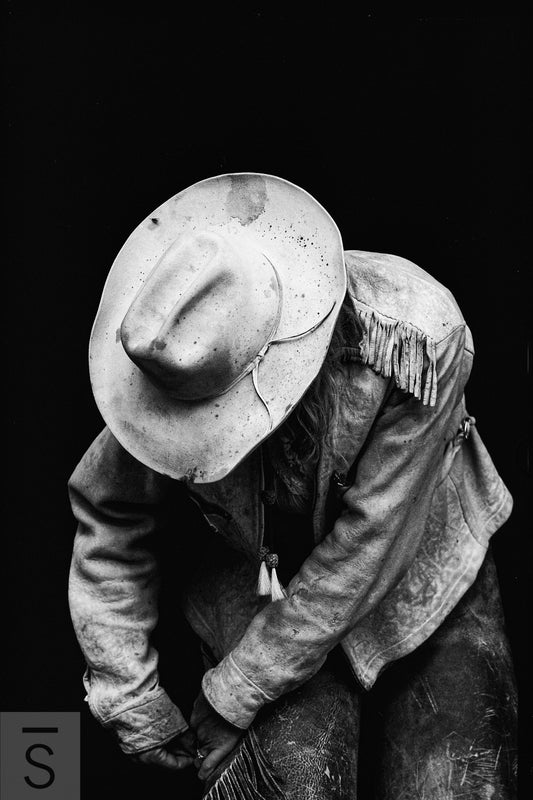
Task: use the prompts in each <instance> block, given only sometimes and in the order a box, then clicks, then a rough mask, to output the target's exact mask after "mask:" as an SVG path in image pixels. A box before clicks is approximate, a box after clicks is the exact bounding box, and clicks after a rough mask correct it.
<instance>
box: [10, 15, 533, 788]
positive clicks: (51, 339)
mask: <svg viewBox="0 0 533 800" xmlns="http://www.w3.org/2000/svg"><path fill="white" fill-rule="evenodd" d="M6 9H7V14H6V20H7V23H8V24H7V26H6V28H5V33H4V44H5V48H4V52H5V65H6V69H5V73H4V74H5V83H4V93H5V96H6V97H7V106H6V108H7V114H6V117H7V120H6V121H7V128H8V134H9V137H8V145H7V146H5V147H4V154H5V156H6V167H7V178H8V181H7V192H6V199H7V204H6V210H5V216H4V223H5V230H6V232H7V233H8V242H9V246H10V250H9V257H8V259H7V260H5V262H4V273H3V279H4V286H3V292H2V297H3V314H2V316H3V317H4V321H5V338H4V342H5V344H4V348H3V353H4V354H5V355H7V356H8V358H7V359H5V358H4V366H3V373H4V390H3V394H4V399H5V401H6V405H5V409H6V410H5V415H4V420H5V428H6V431H7V438H8V445H9V449H8V455H7V456H6V457H5V459H4V465H5V467H6V478H5V480H4V482H3V485H4V492H5V494H4V507H5V508H6V514H5V519H7V524H6V525H5V527H4V534H3V535H4V539H3V542H4V550H7V551H8V555H9V558H8V559H7V560H6V561H4V563H6V564H7V573H6V577H5V579H4V581H3V586H4V589H5V590H6V592H5V597H6V599H5V601H4V603H5V605H4V620H5V623H4V624H5V625H6V635H5V636H4V637H2V638H4V639H5V638H7V641H6V642H5V644H6V645H7V647H6V648H5V649H4V650H3V652H4V655H3V659H2V660H3V662H4V666H5V667H6V671H5V673H6V674H5V677H4V678H3V687H4V697H3V700H2V707H3V708H4V709H5V710H17V711H19V710H25V709H28V710H76V709H80V710H81V711H82V715H83V716H82V722H83V730H82V733H83V742H84V747H83V753H84V756H83V770H84V771H83V783H82V785H83V794H82V797H83V798H84V800H93V798H96V797H98V796H99V794H100V792H102V791H104V792H108V791H109V792H111V791H121V792H124V793H125V794H124V796H127V795H126V793H128V795H129V796H130V797H131V796H143V795H144V794H146V792H148V791H151V792H154V791H156V792H158V796H159V797H166V796H167V795H168V796H172V797H184V798H188V797H192V796H193V790H192V789H190V788H189V786H190V783H191V781H192V782H193V783H194V781H193V779H192V778H188V777H184V778H180V779H179V780H178V782H177V783H176V779H175V778H174V777H166V776H158V775H156V774H155V773H146V772H143V771H142V770H141V769H140V768H138V767H135V766H133V765H130V764H129V763H128V762H127V760H126V759H125V758H124V757H123V756H122V755H121V754H120V752H119V751H118V750H117V749H116V748H115V745H114V744H113V743H112V742H111V741H110V740H109V739H108V737H107V735H106V734H105V733H104V732H103V731H102V730H101V729H100V727H99V726H98V725H97V723H96V722H93V720H92V719H91V718H90V717H89V714H88V712H87V708H86V706H85V704H84V703H83V702H82V698H83V688H82V686H81V674H82V671H83V663H82V658H81V655H80V653H79V650H78V647H77V644H76V641H75V638H74V635H73V632H72V630H71V626H70V620H69V615H68V608H67V605H66V582H67V573H68V564H69V558H70V551H71V547H72V538H73V534H74V522H73V519H72V517H71V515H70V509H69V505H68V501H67V496H66V481H67V478H68V476H69V474H70V473H71V471H72V470H73V468H74V466H75V464H76V463H77V461H78V460H79V458H80V457H81V455H82V453H83V452H84V450H85V449H86V448H87V447H88V445H89V443H90V442H91V441H92V439H93V438H94V436H95V435H96V433H97V432H98V431H99V430H100V428H101V425H102V423H101V420H100V417H99V415H98V412H97V410H96V407H95V405H94V402H93V400H92V395H91V390H90V385H89V380H88V371H87V357H86V352H87V343H88V337H89V332H90V328H91V324H92V321H93V318H94V315H95V312H96V308H97V304H98V300H99V296H100V293H101V290H102V287H103V283H104V280H105V277H106V275H107V272H108V270H109V267H110V265H111V263H112V261H113V258H114V256H115V255H116V253H117V251H118V249H119V248H120V246H121V245H122V243H123V241H124V240H125V239H126V237H127V236H128V235H129V233H130V232H131V230H132V229H133V228H134V227H135V226H136V225H137V224H138V223H139V222H140V221H141V219H143V218H144V217H145V216H146V215H147V214H148V213H149V212H150V211H152V210H153V209H154V208H155V207H156V206H157V205H159V204H160V203H161V202H162V201H164V200H165V199H167V198H168V197H170V196H171V195H173V194H174V193H176V192H177V191H179V190H181V189H183V188H185V187H186V186H188V185H190V184H191V183H194V182H196V181H197V180H200V179H202V178H206V177H208V176H211V175H215V174H219V173H222V172H238V171H259V172H267V173H272V174H275V175H280V176H282V177H284V178H287V179H288V180H290V181H293V182H294V183H297V184H299V185H301V186H302V187H304V188H305V189H307V190H308V191H309V192H311V194H313V195H314V196H315V197H316V198H317V199H318V200H319V201H320V202H321V203H322V204H323V205H324V206H325V207H326V208H327V209H328V211H329V212H330V213H331V214H332V216H333V217H334V218H335V220H336V221H337V223H338V225H339V227H340V230H341V232H342V234H343V239H344V245H345V248H346V249H350V248H355V249H361V250H370V251H379V252H389V253H396V254H399V255H402V256H404V257H406V258H409V259H411V260H412V261H414V262H416V263H417V264H419V265H420V266H422V267H423V268H424V269H426V270H428V271H429V272H431V273H432V274H433V275H434V276H436V277H437V278H438V279H439V280H441V281H442V282H443V283H445V284H446V285H447V286H448V287H449V288H450V289H451V291H452V292H453V293H454V295H455V296H456V298H457V300H458V302H459V304H460V305H461V308H462V310H463V312H464V314H465V317H466V319H467V321H468V323H469V325H470V327H471V330H472V333H473V337H474V342H475V345H476V350H477V356H476V359H475V364H474V370H473V373H472V377H471V380H470V383H469V386H468V391H467V403H468V409H469V411H470V413H471V414H473V415H474V416H475V417H476V418H477V422H478V428H479V431H480V433H481V435H482V437H483V439H484V441H485V443H486V445H487V447H488V449H489V451H490V452H491V455H492V457H493V459H494V461H495V463H496V465H497V467H498V469H499V471H500V473H501V475H502V477H503V479H504V480H505V482H506V484H507V485H508V487H509V488H510V490H511V492H512V494H513V496H514V498H515V511H514V514H513V516H512V518H511V520H510V521H509V522H508V523H507V524H506V525H505V527H504V528H503V529H502V530H501V531H500V532H499V533H498V534H497V535H496V537H495V539H494V540H493V541H494V549H495V555H496V559H497V565H498V570H499V575H500V581H501V586H502V593H503V599H504V604H505V612H506V618H507V623H508V629H509V635H510V639H511V643H512V647H513V652H514V657H515V662H516V668H517V672H518V676H519V679H520V685H521V688H522V693H523V711H522V722H521V724H522V728H523V737H524V738H523V740H522V747H523V749H524V753H526V752H527V747H526V741H525V737H526V732H527V729H528V728H529V727H530V723H531V720H530V717H529V715H528V713H527V712H528V709H529V706H528V705H527V699H528V698H529V696H530V692H529V686H528V684H529V683H530V674H531V667H532V663H531V660H530V659H529V652H528V643H529V640H530V637H531V616H530V614H529V607H530V588H529V584H530V580H531V577H532V571H531V548H530V545H529V541H528V537H529V531H528V522H529V520H528V514H527V500H528V490H529V486H528V484H527V478H528V476H527V466H528V448H527V438H528V429H529V418H530V414H529V408H530V398H529V397H528V394H527V380H528V374H527V347H526V342H527V336H528V313H529V306H528V303H527V290H528V286H529V281H528V280H527V273H528V271H529V263H528V261H527V256H526V253H527V249H526V247H527V246H526V230H527V224H528V222H529V219H528V214H529V211H530V204H529V198H528V196H527V194H526V173H527V168H528V167H529V163H528V162H527V161H526V152H527V149H528V148H527V147H526V140H527V133H528V126H527V124H526V119H525V113H526V108H527V101H528V97H527V94H528V93H527V91H526V86H525V68H526V64H525V51H526V41H527V40H528V36H527V35H526V32H525V31H524V25H525V22H524V19H521V18H518V17H511V16H486V17H466V16H457V17H454V16H449V17H437V16H435V17H409V16H408V15H403V16H399V17H393V16H380V15H379V14H375V13H374V12H373V11H372V10H368V11H363V10H361V11H360V12H358V13H353V14H351V15H348V14H346V13H345V14H341V15H337V14H335V13H334V12H333V11H329V12H324V11H320V12H319V11H318V10H317V11H316V12H312V11H311V10H310V7H309V8H308V9H307V11H306V12H305V14H304V13H303V12H302V11H300V12H298V13H290V12H288V11H287V12H276V11H273V10H269V8H268V6H267V4H264V5H262V4H253V3H252V4H248V6H247V7H246V9H243V10H241V11H239V12H236V11H234V12H232V13H229V12H228V11H227V10H224V11H219V12H218V13H217V14H215V15H213V12H212V11H211V10H209V9H207V8H201V9H199V10H198V13H194V12H191V11H189V12H188V14H187V15H186V16H185V15H183V14H179V13H177V14H174V15H172V16H168V15H166V14H165V13H164V11H163V10H162V9H161V8H160V7H159V6H157V5H155V4H154V5H153V6H149V5H146V6H144V7H142V9H139V10H138V11H133V10H132V9H133V4H132V7H131V8H130V10H128V11H127V13H125V14H124V15H121V14H119V13H118V12H117V11H115V12H108V13H106V14H96V13H93V14H92V15H91V14H89V13H85V12H82V11H81V10H78V11H70V12H68V11H65V10H63V11H61V12H60V11H57V10H56V11H54V10H50V9H46V10H41V11H28V10H24V8H23V4H8V5H7V6H6ZM6 362H7V365H6ZM9 623H12V624H11V625H9ZM175 625H176V626H177V627H176V630H178V631H179V637H178V639H179V642H180V646H181V641H183V642H184V646H183V652H181V656H180V657H181V664H182V666H181V668H179V667H178V668H179V669H180V670H181V671H180V673H179V680H176V681H175V683H176V687H175V688H174V692H175V694H176V696H177V698H178V700H180V701H181V702H182V703H183V705H184V708H185V709H186V708H187V702H188V701H187V696H188V695H189V694H190V693H191V690H192V686H193V683H194V678H192V677H191V675H192V674H193V673H194V670H193V669H192V667H193V666H195V665H196V655H193V652H194V651H193V648H192V640H191V639H190V634H189V633H188V631H187V630H185V629H183V630H181V628H180V627H179V623H178V622H176V623H175ZM8 628H10V631H8ZM181 695H183V697H181ZM526 772H527V767H526V759H525V758H524V761H523V769H522V778H523V780H525V778H526Z"/></svg>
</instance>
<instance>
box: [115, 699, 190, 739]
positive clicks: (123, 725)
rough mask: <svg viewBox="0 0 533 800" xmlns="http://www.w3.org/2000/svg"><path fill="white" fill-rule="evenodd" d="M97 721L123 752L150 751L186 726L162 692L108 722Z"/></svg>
mask: <svg viewBox="0 0 533 800" xmlns="http://www.w3.org/2000/svg"><path fill="white" fill-rule="evenodd" d="M100 722H101V723H102V725H103V726H104V728H107V729H109V730H110V731H111V732H112V733H113V734H114V735H115V736H116V738H117V739H118V743H119V745H120V747H121V749H122V750H123V751H124V753H142V752H143V751H145V750H151V749H152V747H158V746H159V745H163V744H166V742H169V741H170V740H171V739H173V738H174V736H178V735H179V734H180V733H183V732H184V731H186V730H187V728H188V727H189V725H188V724H187V721H186V720H185V717H184V716H183V714H182V713H181V711H180V710H179V708H178V707H177V706H175V705H174V703H173V702H172V700H171V699H170V698H169V696H168V695H167V693H166V692H165V690H164V689H159V690H158V691H157V692H156V693H155V696H153V697H152V696H151V697H149V699H148V700H145V701H144V702H141V703H140V704H139V705H136V706H133V707H132V708H127V709H126V710H125V711H121V712H120V713H118V714H115V715H113V716H112V717H109V718H108V719H102V718H101V717H100Z"/></svg>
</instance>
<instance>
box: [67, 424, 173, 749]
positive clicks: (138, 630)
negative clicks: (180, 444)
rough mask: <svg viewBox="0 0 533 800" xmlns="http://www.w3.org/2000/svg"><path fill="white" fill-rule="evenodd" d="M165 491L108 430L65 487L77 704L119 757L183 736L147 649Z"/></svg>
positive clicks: (151, 652) (165, 481)
mask: <svg viewBox="0 0 533 800" xmlns="http://www.w3.org/2000/svg"><path fill="white" fill-rule="evenodd" d="M167 485H168V479H166V478H163V477H162V476H160V475H158V474H157V473H155V472H153V471H152V470H149V469H147V468H146V467H144V466H143V465H141V464H139V462H137V461H136V460H135V459H134V458H132V457H131V456H130V455H129V454H128V453H126V451H125V450H124V449H123V448H122V447H121V446H120V445H119V443H118V442H117V441H116V439H114V437H113V436H112V435H111V433H110V432H109V430H108V429H104V431H103V432H102V433H101V434H100V436H98V437H97V439H96V440H95V441H94V442H93V444H92V445H91V447H90V448H89V450H88V451H87V453H86V454H85V456H84V457H83V459H82V460H81V462H80V464H79V465H78V466H77V468H76V470H75V472H74V474H73V475H72V477H71V479H70V481H69V494H70V500H71V504H72V509H73V512H74V515H75V517H76V518H77V520H78V523H79V524H78V530H77V533H76V537H75V541H74V552H73V556H72V564H71V571H70V583H69V603H70V609H71V614H72V621H73V624H74V629H75V631H76V635H77V637H78V640H79V643H80V646H81V649H82V651H83V654H84V656H85V659H86V662H87V671H86V674H85V677H84V683H85V686H86V689H87V695H88V696H87V700H88V703H89V707H90V709H91V711H92V713H93V714H94V716H95V717H96V718H97V719H98V720H99V721H100V722H101V723H102V725H104V726H105V727H106V728H109V729H110V730H111V731H112V732H113V733H114V734H115V736H116V737H117V738H118V740H119V744H120V746H121V748H122V749H123V750H124V752H126V753H139V752H142V751H146V750H148V749H150V748H153V747H155V746H157V745H162V744H165V743H166V742H169V741H170V740H171V739H173V738H174V737H175V736H176V735H178V734H182V733H183V732H184V731H186V729H187V728H188V725H187V722H186V721H185V719H184V718H183V716H182V714H181V713H180V711H179V709H178V708H176V706H175V705H174V704H173V703H172V701H171V700H170V698H169V697H168V695H167V694H166V692H165V691H164V690H163V689H162V688H161V687H160V686H159V684H158V673H157V660H158V655H157V652H156V651H155V649H154V648H153V647H152V646H151V645H150V635H151V633H152V631H153V629H154V627H155V625H156V622H157V592H158V569H157V561H156V557H155V553H154V538H155V531H156V529H157V525H158V522H159V513H160V512H159V511H158V509H160V507H161V501H162V499H163V496H164V494H165V490H166V487H167Z"/></svg>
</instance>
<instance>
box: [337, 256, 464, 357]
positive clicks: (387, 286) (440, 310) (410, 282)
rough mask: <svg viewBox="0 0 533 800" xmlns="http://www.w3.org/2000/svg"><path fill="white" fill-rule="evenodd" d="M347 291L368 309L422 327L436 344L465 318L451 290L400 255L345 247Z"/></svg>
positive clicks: (354, 300)
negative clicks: (346, 248) (346, 249)
mask: <svg viewBox="0 0 533 800" xmlns="http://www.w3.org/2000/svg"><path fill="white" fill-rule="evenodd" d="M344 257H345V262H346V271H347V278H348V293H349V296H350V298H351V300H352V301H353V303H354V304H355V305H356V307H357V306H359V308H360V309H361V310H363V311H364V310H365V309H368V310H370V311H374V312H375V313H376V314H379V315H381V316H383V317H384V318H389V319H391V320H394V321H397V322H402V323H405V324H407V325H410V326H412V327H413V328H415V329H417V330H419V331H421V332H422V333H423V334H424V335H425V336H428V337H430V338H431V340H432V341H434V342H435V344H438V343H439V342H440V341H441V340H443V339H445V338H446V337H447V336H449V335H450V333H452V332H453V330H454V329H456V328H458V327H464V325H465V320H464V317H463V315H462V313H461V310H460V308H459V306H458V305H457V302H456V301H455V298H454V297H453V295H452V293H451V292H450V291H449V290H448V289H447V288H446V287H445V286H443V284H442V283H439V281H437V280H436V279H435V278H434V277H433V276H432V275H430V274H429V273H428V272H426V271H425V270H423V269H422V268H421V267H419V266H417V265H416V264H414V263H413V262H412V261H409V260H407V259H406V258H401V257H400V256H396V255H390V254H387V253H368V252H365V251H363V250H348V251H346V252H345V254H344Z"/></svg>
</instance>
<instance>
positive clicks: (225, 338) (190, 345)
mask: <svg viewBox="0 0 533 800" xmlns="http://www.w3.org/2000/svg"><path fill="white" fill-rule="evenodd" d="M280 309H281V287H280V284H279V281H278V276H277V273H276V271H275V268H274V266H273V264H272V263H271V262H270V261H269V259H268V258H267V257H266V255H265V254H264V253H262V252H261V251H260V250H258V249H257V247H255V246H254V245H253V244H252V243H250V242H248V241H243V239H242V237H241V238H239V239H235V238H233V237H231V236H230V235H223V234H221V233H220V232H214V231H209V230H202V231H196V232H194V233H189V234H185V235H182V236H181V237H178V239H177V240H176V241H175V242H173V243H172V244H171V245H170V247H169V248H168V249H167V250H166V251H165V253H164V254H163V255H162V257H161V259H160V260H159V261H158V263H157V264H156V266H155V267H154V269H153V270H152V272H151V273H150V275H149V276H148V278H147V280H146V282H145V284H144V285H143V286H142V288H141V289H140V291H139V292H138V294H137V295H136V297H135V298H134V300H133V302H132V303H131V305H130V307H129V309H128V311H127V313H126V315H125V317H124V319H123V321H122V324H121V327H120V338H121V341H122V346H123V347H124V350H125V351H126V353H127V355H128V356H129V358H130V359H131V360H132V361H133V362H134V363H135V364H136V365H137V366H138V367H139V368H140V369H141V370H142V371H143V372H144V373H145V374H146V375H147V376H148V377H149V378H150V379H151V380H152V381H153V382H155V383H156V384H157V385H159V386H160V387H162V388H163V389H164V390H165V391H166V392H168V393H169V394H170V395H172V396H173V397H175V398H177V399H181V400H188V401H193V400H205V399H208V398H212V397H216V396H217V395H220V394H223V393H224V392H225V391H227V390H228V389H229V388H230V387H231V386H232V385H234V383H235V382H236V381H238V380H239V378H240V377H241V376H243V375H244V374H246V373H247V372H248V371H250V370H251V368H252V367H253V364H254V362H255V360H256V358H257V356H258V354H259V353H260V352H261V350H262V348H264V347H265V345H266V344H267V343H268V341H269V339H270V338H271V336H272V335H273V333H274V332H275V329H276V326H277V323H278V321H279V315H280Z"/></svg>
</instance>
